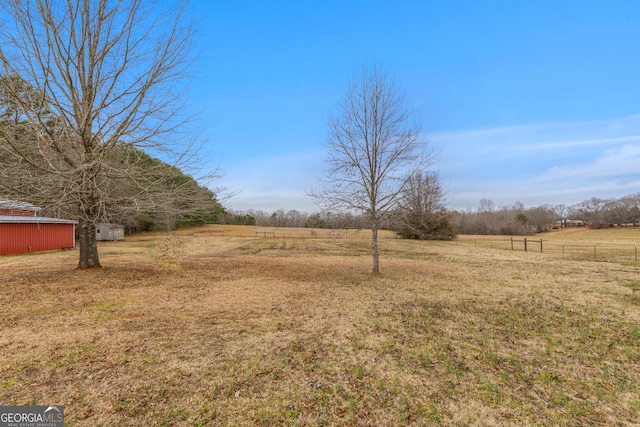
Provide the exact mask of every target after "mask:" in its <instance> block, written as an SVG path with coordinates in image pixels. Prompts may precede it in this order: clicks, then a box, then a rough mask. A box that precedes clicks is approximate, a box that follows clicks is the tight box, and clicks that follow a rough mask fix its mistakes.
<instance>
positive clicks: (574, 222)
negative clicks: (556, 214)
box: [553, 219, 586, 228]
mask: <svg viewBox="0 0 640 427" xmlns="http://www.w3.org/2000/svg"><path fill="white" fill-rule="evenodd" d="M553 226H554V227H558V228H560V227H584V226H586V224H585V222H584V221H582V220H579V219H564V220H562V221H556V222H554V223H553Z"/></svg>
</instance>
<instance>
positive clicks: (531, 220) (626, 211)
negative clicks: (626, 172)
mask: <svg viewBox="0 0 640 427" xmlns="http://www.w3.org/2000/svg"><path fill="white" fill-rule="evenodd" d="M451 216H452V220H453V223H454V224H455V227H456V229H457V231H458V232H459V233H460V234H503V235H527V234H532V233H539V232H544V231H550V230H552V229H554V228H562V227H566V226H567V225H568V224H569V223H570V222H569V221H571V220H573V221H581V222H582V223H584V224H585V225H587V226H589V227H592V228H602V227H609V226H611V225H616V226H637V225H640V193H635V194H629V195H627V196H624V197H621V198H618V199H615V198H612V199H602V198H598V197H592V198H590V199H588V200H584V201H582V202H579V203H576V204H574V205H565V204H556V205H551V204H544V205H540V206H534V207H530V208H526V207H525V206H524V204H522V203H520V202H516V203H514V204H513V205H509V206H501V207H496V206H495V204H494V203H493V202H492V201H491V200H489V199H482V200H480V203H479V205H478V207H477V208H476V209H475V210H471V209H468V210H466V211H452V212H451Z"/></svg>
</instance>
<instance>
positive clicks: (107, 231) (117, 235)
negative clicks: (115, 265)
mask: <svg viewBox="0 0 640 427" xmlns="http://www.w3.org/2000/svg"><path fill="white" fill-rule="evenodd" d="M96 240H102V241H116V240H124V227H123V226H121V225H118V224H107V223H100V224H98V225H96Z"/></svg>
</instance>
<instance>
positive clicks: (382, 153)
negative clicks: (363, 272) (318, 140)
mask: <svg viewBox="0 0 640 427" xmlns="http://www.w3.org/2000/svg"><path fill="white" fill-rule="evenodd" d="M328 126H329V137H328V142H327V143H326V148H327V152H328V158H327V163H328V170H327V173H326V179H325V180H324V181H323V185H322V188H321V189H320V190H318V191H312V192H311V193H310V195H311V196H312V197H314V198H315V199H316V201H317V203H318V204H319V205H320V206H322V207H323V208H324V209H325V210H329V211H335V210H345V211H351V212H359V213H362V214H364V216H365V217H366V220H367V224H368V227H370V228H371V252H372V255H373V272H374V273H379V272H380V262H379V250H378V230H379V229H380V227H381V225H382V224H383V223H384V222H385V220H386V219H387V217H388V215H389V214H390V212H391V211H392V210H393V209H394V208H395V207H396V205H397V203H398V199H399V197H400V195H401V194H402V189H403V188H404V186H405V183H406V182H407V177H408V176H411V175H413V173H414V172H415V171H416V170H419V169H421V168H423V167H425V166H426V163H428V162H429V161H431V159H432V156H431V155H430V153H429V152H428V151H427V141H426V139H425V138H424V137H423V136H422V135H421V134H420V131H419V128H418V127H417V126H416V125H415V124H413V123H412V122H411V121H410V115H409V112H408V111H407V108H406V105H405V98H404V94H403V92H402V90H401V89H400V88H399V86H398V85H397V84H396V82H395V81H394V79H392V78H391V77H390V75H389V74H388V72H386V71H384V70H383V69H382V68H381V67H380V66H377V65H374V66H370V67H367V66H365V67H363V68H362V69H361V71H360V72H358V73H356V74H355V75H354V77H353V79H352V80H351V82H350V83H349V84H348V86H347V88H346V91H345V94H344V97H343V98H342V101H341V102H340V104H339V108H338V112H337V114H336V115H331V116H330V117H329V120H328Z"/></svg>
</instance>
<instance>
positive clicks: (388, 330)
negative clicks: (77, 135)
mask: <svg viewBox="0 0 640 427" xmlns="http://www.w3.org/2000/svg"><path fill="white" fill-rule="evenodd" d="M256 230H258V229H257V228H256V227H246V228H242V227H221V226H209V227H203V228H198V229H191V230H186V231H182V232H178V233H174V234H172V235H171V236H167V235H162V234H158V235H142V236H134V237H131V238H127V240H126V241H125V242H119V243H104V244H102V245H101V246H100V251H101V261H102V263H103V265H104V266H105V268H103V269H100V270H96V271H76V270H74V267H75V264H76V262H77V252H74V251H71V252H69V251H67V252H54V253H46V254H34V255H23V256H5V257H0V306H1V307H2V311H1V312H0V325H1V327H2V329H1V330H2V334H1V335H0V403H3V404H12V405H13V404H17V405H29V404H40V405H47V404H56V405H65V418H66V421H67V423H66V425H69V426H111V425H118V426H141V425H150V426H156V425H157V426H161V425H168V426H173V425H180V426H182V425H184V426H209V425H225V426H226V425H228V426H238V425H240V426H242V425H246V426H253V425H258V426H259V425H263V426H279V425H294V426H297V425H299V426H309V425H315V426H320V425H323V426H328V425H371V426H374V425H375V426H396V425H416V426H420V425H445V426H463V425H477V426H498V425H500V426H502V425H514V426H523V425H524V426H526V425H545V426H547V425H561V426H565V425H569V426H570V425H576V426H578V425H589V426H592V425H622V426H624V425H637V423H638V420H639V419H640V388H639V386H640V385H639V381H640V276H639V274H640V270H639V269H640V266H638V265H637V264H635V263H632V262H625V263H611V262H593V261H591V260H571V259H562V258H560V257H558V256H557V254H548V253H544V252H543V253H535V252H527V253H524V252H522V251H510V250H503V249H497V248H491V247H486V246H480V245H478V246H475V245H471V244H459V243H456V242H447V243H443V242H433V243H429V242H418V241H405V240H397V239H391V238H384V239H383V240H382V241H381V242H380V247H381V252H382V256H381V271H382V274H381V275H378V276H374V275H372V274H370V273H369V271H370V269H371V257H370V253H369V242H368V241H367V239H366V234H362V233H355V232H350V233H343V234H341V235H336V234H334V235H331V234H327V235H323V234H320V235H314V236H311V235H309V236H307V235H306V231H305V232H303V231H299V232H300V235H299V236H298V237H278V234H277V233H278V230H277V229H276V230H275V232H276V237H266V238H265V237H264V235H263V237H256V234H255V231H256ZM260 230H261V231H263V232H264V231H266V229H260ZM269 231H273V230H269ZM583 231H584V232H587V231H591V230H583ZM609 232H610V233H613V232H614V230H609ZM295 233H296V231H295V230H291V233H290V234H291V235H295ZM601 236H602V235H601ZM609 236H612V237H611V238H610V240H611V239H617V238H619V236H620V235H615V234H609ZM615 236H618V237H615ZM311 237H313V238H311ZM388 237H389V236H388ZM563 237H564V238H565V239H566V240H567V241H570V240H569V239H576V240H573V241H578V240H579V239H581V238H582V237H584V236H582V237H581V235H580V233H575V232H574V233H568V234H566V235H565V236H563ZM543 238H544V237H543ZM627 238H628V239H630V241H631V240H632V239H633V237H627V236H625V237H624V239H627ZM625 242H626V240H625Z"/></svg>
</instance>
